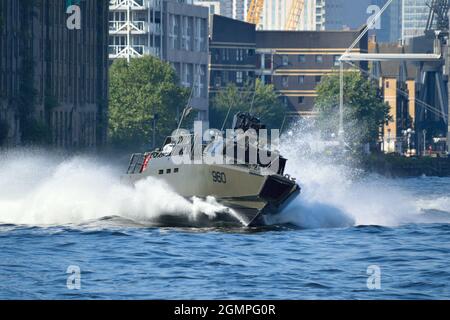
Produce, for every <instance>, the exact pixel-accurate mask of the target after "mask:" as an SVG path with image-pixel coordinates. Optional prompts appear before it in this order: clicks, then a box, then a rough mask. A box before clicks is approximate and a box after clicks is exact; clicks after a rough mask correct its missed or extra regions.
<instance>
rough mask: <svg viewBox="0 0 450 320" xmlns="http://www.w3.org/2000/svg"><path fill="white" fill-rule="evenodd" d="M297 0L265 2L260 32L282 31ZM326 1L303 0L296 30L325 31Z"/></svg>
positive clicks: (267, 0)
mask: <svg viewBox="0 0 450 320" xmlns="http://www.w3.org/2000/svg"><path fill="white" fill-rule="evenodd" d="M294 1H297V0H265V1H264V10H263V12H262V16H261V25H260V26H259V29H261V30H284V29H285V27H286V22H287V19H288V17H289V13H290V10H291V7H292V5H293V2H294ZM325 3H326V0H304V3H303V10H302V13H301V16H300V22H299V25H298V27H297V30H324V29H325V17H326V16H325V10H326V8H325Z"/></svg>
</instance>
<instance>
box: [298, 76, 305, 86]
mask: <svg viewBox="0 0 450 320" xmlns="http://www.w3.org/2000/svg"><path fill="white" fill-rule="evenodd" d="M304 83H305V76H298V84H304Z"/></svg>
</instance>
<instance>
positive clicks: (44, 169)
mask: <svg viewBox="0 0 450 320" xmlns="http://www.w3.org/2000/svg"><path fill="white" fill-rule="evenodd" d="M283 140H284V141H282V154H283V155H284V156H285V157H286V158H287V159H289V161H288V166H287V169H286V172H287V173H289V174H291V175H292V176H294V177H296V178H297V181H298V183H299V184H300V185H301V187H302V194H301V195H300V196H299V197H298V198H297V199H295V200H294V201H293V202H292V203H291V204H290V205H289V206H288V207H287V208H285V209H284V210H283V212H282V213H281V214H279V215H277V216H273V217H271V218H270V221H268V222H269V223H271V224H286V223H290V224H294V225H296V226H298V227H300V228H340V227H349V226H354V225H381V226H396V225H399V224H403V223H421V222H438V221H439V222H450V214H449V213H448V212H449V206H450V197H448V196H447V194H448V193H449V191H450V182H449V183H448V184H446V185H445V187H444V188H443V190H444V191H445V190H448V191H447V192H443V193H441V194H437V195H432V196H424V195H423V194H420V193H419V194H418V193H417V192H412V191H411V190H408V186H410V185H411V184H420V183H421V182H420V181H418V180H417V179H416V180H409V181H406V180H391V179H386V178H383V177H380V176H377V175H368V176H367V175H366V176H364V177H363V178H361V177H359V176H358V175H357V174H355V173H357V172H355V170H354V169H352V168H350V167H349V166H344V165H337V164H336V163H335V162H333V161H332V157H331V156H318V154H321V151H320V136H319V135H318V134H317V133H314V131H313V130H310V128H309V127H308V126H305V125H303V124H301V125H297V126H295V127H294V129H293V134H292V135H291V136H288V137H285V138H283ZM120 175H121V172H120V171H119V170H117V169H116V168H114V167H113V166H111V165H109V164H107V163H105V162H104V161H102V162H99V161H96V160H93V159H89V158H86V157H74V158H70V159H64V158H62V157H61V156H49V155H48V154H45V153H43V152H36V151H33V152H29V151H14V152H9V153H3V154H1V155H0V223H10V224H28V225H65V224H83V223H86V222H89V221H95V220H99V219H102V218H105V217H111V216H117V217H121V218H124V219H127V220H131V221H134V222H137V223H143V224H147V223H151V222H152V221H154V220H155V219H158V217H160V216H161V215H164V214H169V215H173V216H177V217H182V218H185V219H187V220H189V221H195V220H196V219H197V218H198V217H199V216H200V215H206V216H207V217H209V218H211V219H212V218H214V217H215V216H216V214H217V213H219V212H226V213H227V214H231V215H233V216H234V217H235V218H236V219H237V220H240V218H239V216H238V215H236V213H235V212H233V211H230V210H228V209H227V208H225V207H224V206H222V205H220V204H219V203H217V202H216V201H215V199H214V198H212V197H210V198H208V199H206V200H201V199H197V198H193V199H192V201H188V200H186V199H184V198H183V197H181V196H179V195H178V194H176V193H175V192H173V191H171V189H170V187H169V186H168V185H166V184H165V183H163V182H161V181H158V180H156V179H154V178H148V179H147V180H144V181H140V182H139V183H137V184H136V186H135V188H132V187H129V186H126V185H123V184H121V183H120ZM418 179H419V178H418ZM419 180H420V179H419ZM447 180H448V179H447ZM447 180H445V181H447ZM449 181H450V180H449ZM436 183H441V184H442V181H441V180H439V182H436ZM416 189H417V188H415V190H416ZM428 194H433V193H432V192H428ZM436 212H437V213H438V214H437V213H436ZM241 222H242V224H244V223H243V221H241Z"/></svg>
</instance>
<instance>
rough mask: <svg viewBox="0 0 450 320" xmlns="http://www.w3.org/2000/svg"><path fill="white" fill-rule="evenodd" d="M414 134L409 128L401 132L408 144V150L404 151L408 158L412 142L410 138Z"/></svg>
mask: <svg viewBox="0 0 450 320" xmlns="http://www.w3.org/2000/svg"><path fill="white" fill-rule="evenodd" d="M415 133H416V132H415V131H414V130H413V129H411V128H408V129H407V130H403V135H404V136H405V139H406V142H407V144H408V149H407V150H406V156H408V157H410V156H411V141H412V136H413V135H414V134H415Z"/></svg>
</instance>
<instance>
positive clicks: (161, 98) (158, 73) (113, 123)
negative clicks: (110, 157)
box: [109, 56, 189, 147]
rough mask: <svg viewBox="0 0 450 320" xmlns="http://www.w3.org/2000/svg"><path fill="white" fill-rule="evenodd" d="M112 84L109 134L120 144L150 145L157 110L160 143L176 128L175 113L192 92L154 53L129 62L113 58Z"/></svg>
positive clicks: (177, 112) (157, 134)
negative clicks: (153, 55) (179, 82)
mask: <svg viewBox="0 0 450 320" xmlns="http://www.w3.org/2000/svg"><path fill="white" fill-rule="evenodd" d="M109 85H110V87H109V91H110V100H109V136H110V141H111V142H112V144H113V145H114V146H118V147H143V146H145V145H148V144H149V143H150V142H151V140H152V136H153V132H152V130H153V116H154V114H157V116H158V118H157V122H156V138H157V143H161V142H162V140H163V139H164V138H165V137H166V136H168V135H170V134H171V132H172V131H173V130H174V129H175V128H176V117H177V116H178V114H179V113H181V112H182V111H183V108H184V107H185V105H186V103H187V100H188V96H189V90H187V89H184V88H182V87H180V86H179V85H178V79H177V76H176V73H175V70H174V69H173V68H172V67H171V66H170V65H169V64H168V63H165V62H162V61H161V60H159V59H157V58H154V57H151V56H147V57H143V58H139V59H132V60H131V62H130V63H128V62H127V61H126V60H124V59H119V60H116V61H114V63H113V64H112V66H111V67H110V84H109Z"/></svg>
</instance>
